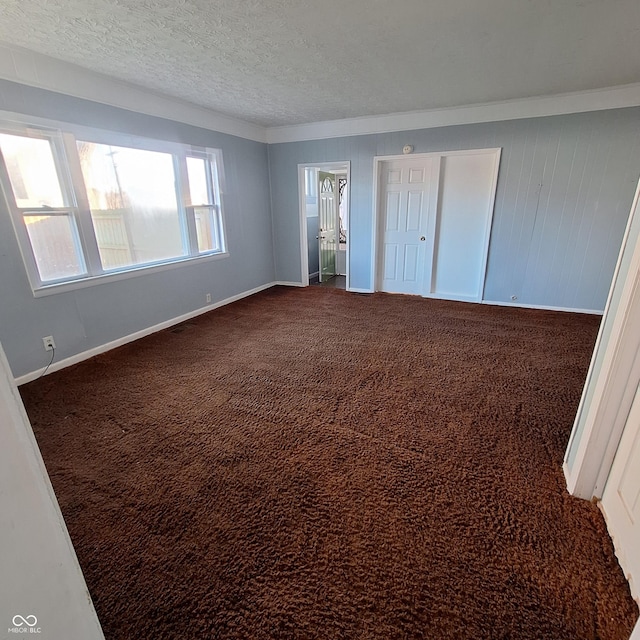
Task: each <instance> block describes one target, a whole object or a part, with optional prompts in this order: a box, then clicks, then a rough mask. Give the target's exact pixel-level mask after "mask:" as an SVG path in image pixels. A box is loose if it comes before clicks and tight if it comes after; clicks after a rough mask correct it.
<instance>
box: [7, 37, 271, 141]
mask: <svg viewBox="0 0 640 640" xmlns="http://www.w3.org/2000/svg"><path fill="white" fill-rule="evenodd" d="M0 78H1V79H4V80H11V81H13V82H19V83H20V84H24V85H28V86H31V87H37V88H39V89H47V90H49V91H55V92H56V93H63V94H66V95H70V96H74V97H76V98H84V99H85V100H92V101H93V102H100V103H102V104H106V105H110V106H112V107H120V108H122V109H128V110H129V111H136V112H138V113H144V114H147V115H150V116H157V117H159V118H168V119H170V120H176V121H178V122H183V123H185V124H190V125H194V126H196V127H203V128H205V129H209V130H211V131H218V132H220V133H227V134H230V135H233V136H239V137H241V138H247V139H249V140H255V141H257V142H266V141H267V140H266V129H265V127H262V126H260V125H257V124H253V123H250V122H246V121H244V120H239V119H236V118H231V117H229V116H225V115H223V114H220V113H217V112H215V111H212V110H210V109H206V108H204V107H199V106H197V105H194V104H192V103H189V102H185V101H182V100H179V99H177V98H172V97H170V96H166V95H162V94H160V93H155V92H153V91H150V90H148V89H143V88H142V87H138V86H136V85H134V84H130V83H128V82H123V81H122V80H117V79H115V78H111V77H109V76H106V75H103V74H101V73H95V72H93V71H89V70H88V69H84V68H82V67H79V66H77V65H75V64H70V63H68V62H63V61H62V60H57V59H55V58H51V57H49V56H45V55H42V54H40V53H35V52H34V51H29V50H28V49H23V48H22V47H16V46H14V45H8V44H5V43H0Z"/></svg>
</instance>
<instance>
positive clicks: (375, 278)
mask: <svg viewBox="0 0 640 640" xmlns="http://www.w3.org/2000/svg"><path fill="white" fill-rule="evenodd" d="M484 154H487V155H489V154H495V158H496V159H495V162H496V169H499V167H500V158H501V155H502V148H501V147H490V148H486V149H457V150H455V151H434V152H429V153H415V154H411V155H393V156H374V158H373V221H372V229H371V267H370V268H371V275H370V278H371V279H370V282H371V291H372V292H373V291H377V290H378V282H379V276H380V274H379V272H380V265H379V263H378V259H379V254H378V245H379V241H380V229H379V225H380V211H379V209H380V171H381V169H382V163H383V162H388V161H390V160H406V159H408V158H424V159H429V158H434V159H435V158H439V159H440V161H439V162H435V163H434V166H436V165H437V180H438V182H437V188H436V189H435V196H432V204H434V205H435V209H434V213H435V216H434V221H435V223H436V225H437V218H438V216H439V212H440V181H441V177H442V175H441V166H442V158H446V157H449V156H461V155H484ZM493 175H494V177H493V182H492V185H491V199H490V205H489V206H490V210H489V216H488V219H487V224H486V229H485V238H484V249H483V267H482V278H481V283H482V284H481V286H480V292H479V296H478V298H477V299H475V300H474V301H476V302H481V301H482V299H483V298H484V287H485V280H486V274H487V261H488V258H489V241H490V239H491V226H492V224H493V212H494V208H495V201H496V191H497V185H498V170H496V171H494V174H493ZM436 250H437V248H436V247H434V251H433V256H432V260H435V256H436ZM428 271H429V274H428V275H429V278H428V282H427V286H428V288H429V291H425V292H424V293H423V295H424V297H429V298H440V297H441V296H436V295H434V294H432V293H431V289H432V287H433V284H432V277H433V263H432V265H431V268H430V269H429V270H428Z"/></svg>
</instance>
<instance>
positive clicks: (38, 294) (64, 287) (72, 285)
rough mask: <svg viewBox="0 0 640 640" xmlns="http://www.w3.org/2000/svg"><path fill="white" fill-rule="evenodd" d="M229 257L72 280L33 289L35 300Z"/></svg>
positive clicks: (200, 258)
mask: <svg viewBox="0 0 640 640" xmlns="http://www.w3.org/2000/svg"><path fill="white" fill-rule="evenodd" d="M227 257H229V252H228V251H225V252H223V253H212V254H209V255H205V256H196V257H191V256H189V257H188V258H179V259H177V260H172V261H171V262H163V263H162V264H152V265H141V266H139V267H134V268H132V269H127V270H126V271H117V272H115V273H104V274H101V275H99V276H89V277H86V278H81V279H79V280H72V281H70V282H58V283H56V284H49V285H43V286H41V287H39V288H37V289H33V297H34V298H43V297H45V296H51V295H54V294H56V293H64V292H66V291H74V290H76V289H86V288H87V287H95V286H97V285H100V284H106V283H107V282H117V281H118V280H128V279H129V278H137V277H138V276H144V275H149V274H151V273H158V272H159V271H166V270H167V269H176V268H179V267H185V266H195V265H197V264H201V263H203V262H211V261H213V260H220V259H221V258H227Z"/></svg>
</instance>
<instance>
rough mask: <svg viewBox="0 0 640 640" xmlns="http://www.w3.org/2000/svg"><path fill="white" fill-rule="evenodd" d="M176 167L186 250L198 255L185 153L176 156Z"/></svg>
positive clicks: (196, 233)
mask: <svg viewBox="0 0 640 640" xmlns="http://www.w3.org/2000/svg"><path fill="white" fill-rule="evenodd" d="M174 158H175V166H176V187H177V189H176V190H177V192H178V193H177V195H178V202H179V203H180V205H181V209H182V211H183V212H184V218H183V228H184V233H185V238H186V245H187V246H186V247H185V248H186V250H187V253H188V254H189V255H190V256H197V255H198V232H197V229H196V218H195V212H194V208H193V206H192V203H191V195H190V191H189V176H188V173H187V157H186V155H185V154H184V153H180V154H176V155H174Z"/></svg>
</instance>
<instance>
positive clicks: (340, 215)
mask: <svg viewBox="0 0 640 640" xmlns="http://www.w3.org/2000/svg"><path fill="white" fill-rule="evenodd" d="M349 186H350V164H349V162H330V163H314V164H311V163H309V164H301V165H298V192H299V201H300V235H301V237H300V240H301V243H300V244H301V265H302V283H303V284H304V285H309V284H321V285H322V286H331V287H334V288H341V289H349V242H350V238H349Z"/></svg>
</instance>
